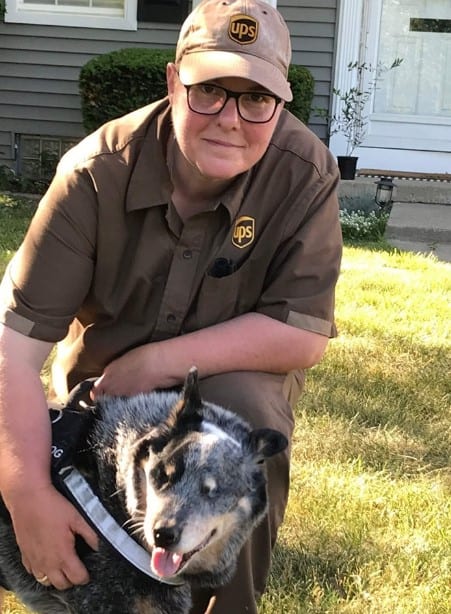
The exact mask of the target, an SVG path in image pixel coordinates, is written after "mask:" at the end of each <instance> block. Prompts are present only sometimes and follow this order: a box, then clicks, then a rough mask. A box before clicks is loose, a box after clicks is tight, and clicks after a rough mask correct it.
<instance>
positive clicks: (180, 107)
mask: <svg viewBox="0 0 451 614" xmlns="http://www.w3.org/2000/svg"><path fill="white" fill-rule="evenodd" d="M167 77H168V94H169V100H170V102H171V106H172V121H173V126H174V132H175V136H176V139H177V143H178V146H179V148H180V150H181V152H182V153H183V155H184V157H185V158H186V159H187V161H188V162H189V163H190V164H191V165H192V166H193V167H194V168H195V169H196V170H197V171H198V172H199V173H200V174H201V175H202V176H204V177H208V178H211V179H215V180H228V179H232V178H233V177H236V176H237V175H239V174H240V173H243V172H245V171H247V170H249V169H250V168H251V167H252V166H254V164H256V163H257V162H258V161H259V160H260V159H261V158H262V156H263V154H264V153H265V151H266V149H267V147H268V145H269V141H270V140H271V137H272V134H273V132H274V129H275V127H276V124H277V120H278V119H279V116H280V113H281V110H282V108H283V105H282V104H279V105H278V107H277V109H276V112H275V114H274V117H273V118H272V119H271V120H270V121H269V122H267V123H264V124H253V123H250V122H247V121H245V120H243V119H242V118H241V117H240V115H239V114H238V109H237V102H236V100H234V99H232V98H231V99H229V100H228V101H227V103H226V105H225V107H224V108H223V109H222V111H221V112H220V113H218V114H217V115H200V114H199V113H195V112H194V111H191V110H190V108H189V106H188V102H187V94H186V88H185V86H184V85H183V84H182V83H181V82H180V80H179V77H178V74H177V71H176V68H175V66H174V64H169V66H168V72H167ZM214 83H215V84H216V85H220V86H222V87H224V88H226V89H229V90H232V91H236V92H246V91H260V92H261V91H262V90H263V88H262V87H261V86H259V85H257V84H256V83H254V82H253V81H249V80H248V79H242V78H237V77H227V78H222V79H215V81H214Z"/></svg>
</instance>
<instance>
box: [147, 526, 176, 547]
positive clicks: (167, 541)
mask: <svg viewBox="0 0 451 614" xmlns="http://www.w3.org/2000/svg"><path fill="white" fill-rule="evenodd" d="M179 537H180V533H179V531H177V529H176V528H175V527H159V528H158V529H154V531H153V539H154V541H155V545H156V546H159V547H160V548H168V547H169V546H172V545H174V544H175V543H176V542H177V541H178V540H179Z"/></svg>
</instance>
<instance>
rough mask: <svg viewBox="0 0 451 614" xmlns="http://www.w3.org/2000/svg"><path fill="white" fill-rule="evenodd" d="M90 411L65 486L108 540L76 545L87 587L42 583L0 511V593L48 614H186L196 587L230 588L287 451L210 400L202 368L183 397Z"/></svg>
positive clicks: (110, 401)
mask: <svg viewBox="0 0 451 614" xmlns="http://www.w3.org/2000/svg"><path fill="white" fill-rule="evenodd" d="M85 411H88V412H90V413H91V414H93V415H94V416H95V419H93V420H92V421H91V422H90V426H89V429H88V433H87V436H86V437H84V438H82V439H83V441H82V442H78V448H77V452H76V454H75V455H73V457H72V458H71V462H70V464H69V465H68V466H63V467H62V468H61V469H60V471H59V479H60V481H61V482H63V483H64V485H65V487H66V490H67V492H68V493H69V495H71V497H72V499H73V500H74V502H76V501H78V503H79V504H81V509H82V511H83V512H84V513H85V515H86V517H87V518H88V519H89V520H90V521H91V522H92V524H93V525H94V526H97V529H98V530H99V532H100V533H101V534H102V536H103V539H101V542H100V548H99V551H98V552H93V551H91V550H90V549H89V548H88V547H87V546H86V544H85V543H84V542H82V543H80V544H78V546H79V548H78V551H79V554H80V556H81V557H82V559H83V561H84V563H85V565H86V566H87V568H88V570H89V574H90V578H91V580H90V582H89V584H87V585H85V586H75V587H73V588H71V589H68V590H65V591H58V590H56V589H55V588H53V587H52V586H49V587H47V586H43V585H42V584H39V583H37V581H36V580H35V578H34V577H33V576H31V575H29V574H28V573H27V572H26V570H25V569H24V567H23V566H22V564H21V557H20V552H19V550H18V547H17V545H16V542H15V539H14V534H13V530H12V526H11V522H10V519H9V515H8V513H7V511H6V509H5V508H4V507H3V512H0V583H1V584H3V585H4V586H5V587H7V588H8V589H9V590H11V591H13V592H15V593H16V594H17V596H18V597H19V598H20V599H21V600H22V601H23V602H24V603H25V604H26V605H27V606H29V607H30V608H32V609H33V610H34V611H35V612H38V613H41V614H63V613H71V614H94V613H95V614H145V613H149V614H150V613H152V614H185V613H187V612H188V611H189V609H190V606H191V587H215V586H220V585H223V584H226V583H227V582H228V581H230V579H231V577H232V575H233V573H234V570H235V566H236V561H237V557H238V554H239V552H240V549H241V547H242V545H243V544H244V542H245V541H246V539H247V538H248V537H249V535H250V533H251V531H252V529H253V528H254V527H255V525H256V524H257V523H258V522H259V521H260V520H261V519H262V518H263V516H264V514H265V512H266V509H267V496H266V480H265V473H264V469H263V464H262V462H263V461H264V460H265V459H266V458H269V457H271V456H272V455H274V454H276V453H278V452H280V451H282V450H283V449H284V448H285V447H286V445H287V441H286V439H285V437H284V436H283V435H282V434H281V433H279V432H277V431H273V430H270V429H256V430H252V429H251V428H250V426H249V425H248V424H247V423H245V422H244V421H243V420H242V419H241V418H240V417H238V416H237V415H236V414H234V413H232V412H230V411H227V410H225V409H224V408H222V407H219V406H217V405H214V404H212V403H207V402H205V401H203V400H202V399H201V397H200V394H199V388H198V382H197V371H196V369H194V368H193V369H191V371H190V372H189V374H188V376H187V379H186V381H185V386H184V390H183V392H182V393H179V392H176V391H163V392H153V393H149V394H139V395H136V396H133V397H130V398H125V397H103V398H102V399H100V400H99V402H98V403H96V405H95V407H93V408H88V409H87V410H85ZM63 414H64V412H63ZM58 451H59V448H58V446H53V448H52V453H53V455H54V456H56V457H58ZM63 465H64V463H63ZM78 483H81V489H80V491H79V490H78V489H77V484H78ZM78 486H80V484H78ZM63 490H64V489H63ZM82 499H85V501H84V502H83V501H82ZM91 508H92V509H91ZM99 510H100V511H99ZM113 519H114V520H113ZM124 529H125V530H124Z"/></svg>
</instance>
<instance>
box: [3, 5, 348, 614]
mask: <svg viewBox="0 0 451 614" xmlns="http://www.w3.org/2000/svg"><path fill="white" fill-rule="evenodd" d="M290 58H291V51H290V38H289V33H288V29H287V27H286V25H285V23H284V21H283V19H282V18H281V16H280V14H279V13H278V12H277V11H276V10H275V9H273V8H272V7H271V6H269V5H268V4H266V3H264V2H262V1H261V0H248V1H247V2H242V1H241V0H230V1H227V2H217V0H206V1H204V2H203V3H201V4H200V5H199V7H198V8H197V9H196V10H195V11H194V12H193V13H192V14H191V15H190V16H189V17H188V19H187V21H186V22H185V24H184V26H183V27H182V31H181V34H180V38H179V42H178V46H177V57H176V62H175V64H169V65H168V69H167V81H168V98H167V99H165V100H162V101H160V102H157V103H155V104H152V105H149V106H148V107H145V108H143V109H139V110H137V111H135V112H134V113H131V114H129V115H127V116H125V117H123V118H120V119H117V120H114V121H113V122H110V123H109V124H107V125H105V126H104V127H102V128H100V129H99V130H98V131H97V132H95V133H94V134H92V135H90V136H88V137H87V138H86V139H85V140H84V141H82V142H81V143H80V144H79V145H78V146H76V147H75V148H74V149H72V150H71V151H70V152H69V153H68V154H66V156H65V157H64V158H63V160H62V161H61V163H60V165H59V168H58V170H57V173H56V176H55V178H54V180H53V182H52V185H51V186H50V188H49V190H48V192H47V193H46V195H45V196H44V197H43V199H42V201H41V203H40V206H39V208H38V211H37V213H36V216H35V218H34V220H33V222H32V224H31V227H30V229H29V231H28V233H27V235H26V238H25V240H24V243H23V245H22V246H21V248H20V249H19V251H18V253H17V254H16V256H15V257H14V259H13V261H12V262H11V264H10V266H9V268H8V270H7V272H6V274H5V277H4V280H3V283H2V288H1V302H0V322H2V324H0V330H1V341H0V350H1V360H2V362H1V380H0V410H1V411H0V489H1V492H2V495H3V497H4V500H5V502H6V505H7V506H8V508H9V510H10V513H11V515H12V518H13V521H14V528H15V531H16V536H17V539H18V543H19V546H20V548H21V551H22V556H23V562H24V565H25V566H26V568H27V570H28V571H29V572H30V573H32V574H34V575H35V576H36V577H37V578H40V579H41V580H42V581H43V582H46V583H51V584H53V585H54V586H56V587H57V588H61V589H64V588H65V587H68V586H71V585H72V584H77V583H83V582H87V581H88V575H87V572H86V569H85V568H84V566H83V565H82V563H81V562H80V561H79V559H78V558H77V557H76V555H75V553H74V549H73V542H74V535H75V534H77V533H78V534H80V535H82V536H83V537H84V538H85V539H86V540H87V541H88V543H90V544H91V545H94V546H95V544H96V536H95V535H94V533H93V531H92V530H91V529H90V527H89V526H88V525H87V524H86V523H85V522H84V521H83V519H82V518H81V517H80V516H79V514H78V513H77V512H76V511H75V510H74V508H73V507H72V506H71V505H70V504H69V503H68V502H67V501H65V500H64V499H63V498H62V497H61V496H60V495H59V494H58V493H57V492H56V491H55V490H54V489H53V487H52V486H51V483H50V477H49V446H50V433H49V424H48V415H47V402H46V397H45V394H44V391H43V387H42V384H41V380H40V376H39V374H40V370H41V367H42V365H43V363H44V361H45V359H46V357H47V356H48V354H49V352H50V350H51V348H52V346H53V345H54V344H55V343H56V342H58V347H57V354H56V358H55V360H54V362H53V368H52V384H51V388H52V394H53V395H54V396H56V397H57V398H59V399H61V400H64V398H65V396H66V395H67V392H68V390H69V389H70V388H72V387H73V386H74V385H75V384H76V383H77V382H79V381H81V380H83V379H84V378H86V377H92V376H98V377H99V379H98V380H97V384H96V388H95V395H98V394H101V393H107V394H113V395H114V394H121V395H122V394H133V393H137V392H139V391H147V390H152V389H155V388H167V387H171V386H175V385H180V384H181V383H182V382H183V379H184V377H185V375H186V373H187V371H188V369H189V368H190V367H191V366H192V365H196V366H197V368H198V370H199V375H200V377H201V378H202V381H201V392H202V394H203V396H204V397H205V398H206V399H207V400H209V401H212V402H216V403H219V404H222V405H225V406H226V407H230V408H233V409H234V410H235V411H237V412H239V413H240V414H242V415H243V416H244V417H245V418H247V419H248V420H249V421H250V422H251V423H253V424H254V425H256V426H260V427H263V426H267V427H272V428H276V429H279V430H280V431H282V432H283V433H284V434H285V435H286V436H287V437H288V438H290V437H291V434H292V429H293V413H292V408H293V407H294V405H295V403H296V401H297V399H298V397H299V394H300V392H301V388H302V381H303V376H302V373H303V369H306V368H308V367H311V366H313V365H314V364H316V363H317V362H318V361H319V360H320V358H321V357H322V355H323V352H324V350H325V348H326V345H327V341H328V338H329V337H331V336H334V334H335V328H334V323H333V305H334V287H335V283H336V280H337V276H338V271H339V262H340V254H341V233H340V226H339V221H338V205H337V198H336V185H337V181H338V172H337V168H336V164H335V162H334V160H333V158H332V157H331V155H330V154H329V152H328V150H327V149H326V147H324V146H323V145H322V144H321V142H320V141H319V140H318V139H317V138H316V137H315V136H314V135H313V134H312V133H311V132H310V131H309V130H308V129H307V128H306V127H305V126H304V125H303V124H302V123H301V122H300V121H298V120H297V119H296V118H294V117H293V116H292V115H291V114H289V113H288V112H287V111H285V110H284V109H283V101H289V100H291V98H292V95H291V91H290V87H289V83H288V82H287V79H286V77H287V69H288V66H289V62H290ZM288 482H289V453H287V454H285V455H283V454H280V455H278V456H277V457H274V459H272V460H271V462H269V463H268V492H269V499H270V512H269V515H268V518H267V520H266V521H265V522H264V523H263V524H262V525H261V526H260V527H258V529H257V530H256V532H255V534H254V536H253V539H251V540H250V541H249V543H248V544H247V545H246V546H245V548H244V549H243V552H242V554H241V557H240V561H239V567H238V571H237V574H236V576H235V579H234V580H233V581H232V583H231V584H230V585H229V586H227V587H224V588H223V589H221V590H219V591H216V594H215V596H213V597H212V596H211V595H207V594H202V595H201V594H199V595H196V596H195V607H194V610H193V611H194V612H203V611H205V608H206V607H207V603H208V601H209V600H210V597H212V598H211V600H210V608H213V610H212V611H213V612H214V613H215V614H216V613H218V614H231V613H232V612H233V613H235V612H236V613H238V614H241V613H242V612H249V613H251V612H254V613H255V612H256V611H257V606H256V600H257V598H258V596H259V595H260V594H261V593H262V592H263V590H264V587H265V582H266V578H267V573H268V569H269V564H270V556H271V549H272V546H273V545H274V542H275V539H276V532H277V528H278V526H279V525H280V523H281V521H282V518H283V514H284V510H285V505H286V500H287V495H288ZM213 604H215V605H214V606H213Z"/></svg>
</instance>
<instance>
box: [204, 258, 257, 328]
mask: <svg viewBox="0 0 451 614" xmlns="http://www.w3.org/2000/svg"><path fill="white" fill-rule="evenodd" d="M254 264H255V263H254ZM263 278H264V276H263V274H262V272H260V273H259V272H258V271H257V270H256V268H255V266H253V263H252V262H247V263H245V264H244V265H243V266H241V267H240V268H239V269H238V270H237V271H234V272H232V273H230V274H228V275H224V276H223V277H215V276H212V275H211V274H206V275H205V276H204V278H203V280H202V283H201V285H200V288H199V291H198V294H197V297H196V302H195V306H194V310H193V315H194V320H195V322H196V324H195V328H205V327H206V326H212V325H213V324H218V323H219V322H224V321H225V320H230V319H231V318H233V317H236V316H238V315H241V314H243V313H247V312H249V311H253V310H255V308H256V305H257V303H258V300H259V298H260V295H261V292H262V287H263Z"/></svg>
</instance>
